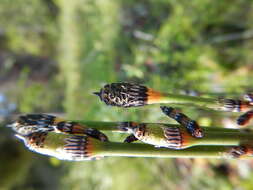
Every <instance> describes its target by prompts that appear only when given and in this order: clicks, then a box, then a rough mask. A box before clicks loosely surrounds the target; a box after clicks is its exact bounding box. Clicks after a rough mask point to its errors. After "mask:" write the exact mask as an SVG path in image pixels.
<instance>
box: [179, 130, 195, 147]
mask: <svg viewBox="0 0 253 190" xmlns="http://www.w3.org/2000/svg"><path fill="white" fill-rule="evenodd" d="M181 136H182V148H186V147H188V146H189V145H190V141H191V140H192V139H193V138H192V136H191V135H190V134H189V133H188V132H187V131H186V130H182V132H181Z"/></svg>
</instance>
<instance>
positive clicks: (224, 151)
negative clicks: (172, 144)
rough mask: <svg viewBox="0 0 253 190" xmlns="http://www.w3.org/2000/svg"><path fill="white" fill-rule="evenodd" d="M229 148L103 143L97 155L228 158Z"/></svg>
mask: <svg viewBox="0 0 253 190" xmlns="http://www.w3.org/2000/svg"><path fill="white" fill-rule="evenodd" d="M231 148H232V147H230V146H197V147H192V148H187V149H183V150H172V149H168V148H155V147H153V146H151V145H147V144H126V143H115V142H114V143H104V144H103V146H102V148H101V149H100V151H99V152H97V155H99V156H120V157H121V156H122V157H153V158H200V157H201V158H230V155H229V153H228V152H229V150H230V149H231Z"/></svg>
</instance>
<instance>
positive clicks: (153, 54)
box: [0, 0, 253, 190]
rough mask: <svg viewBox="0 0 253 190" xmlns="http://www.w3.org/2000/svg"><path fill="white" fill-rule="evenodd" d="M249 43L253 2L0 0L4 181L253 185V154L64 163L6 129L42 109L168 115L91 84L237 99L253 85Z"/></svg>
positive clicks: (75, 115) (80, 185) (224, 121)
mask: <svg viewBox="0 0 253 190" xmlns="http://www.w3.org/2000/svg"><path fill="white" fill-rule="evenodd" d="M252 51H253V1H252V0H223V1H213V0H193V1H188V0H139V1H136V0H127V1H124V0H26V1H24V0H1V1H0V119H1V127H0V152H1V154H0V189H1V190H2V189H3V190H5V189H15V190H19V189H26V190H35V189H36V190H37V189H41V190H43V189H61V190H65V189H66V190H67V189H73V190H79V189H85V190H86V189H87V190H93V189H94V190H119V189H120V190H126V189H134V190H142V189H147V190H149V189H152V190H153V189H154V190H160V189H166V190H170V189H173V190H184V189H186V190H188V189H190V190H193V189H194V190H195V189H208V190H209V189H210V190H211V189H220V190H229V189H236V190H246V189H249V190H251V189H253V180H252V177H253V172H252V170H253V161H252V160H240V161H238V160H218V159H151V158H145V159H144V158H105V159H102V160H99V161H87V162H64V161H59V160H56V159H54V158H49V157H46V156H43V155H39V154H36V153H33V152H30V151H28V150H27V149H26V148H25V147H24V145H23V144H22V143H21V142H19V141H18V140H17V139H15V138H14V137H13V133H12V131H11V130H10V129H9V128H6V127H5V126H6V124H7V123H9V122H10V121H11V120H12V118H13V115H16V114H20V113H33V112H35V113H39V112H44V113H55V114H59V115H62V116H63V117H66V118H69V119H85V120H99V121H124V120H134V121H145V122H171V121H170V120H169V119H168V118H166V117H165V116H164V115H163V114H162V113H161V111H160V110H159V106H157V105H154V106H153V105H152V106H146V107H143V108H130V109H120V108H114V107H107V106H105V105H104V104H103V103H101V102H99V101H98V98H97V97H95V96H94V95H92V92H94V91H97V90H98V89H100V87H102V86H103V85H104V84H106V83H110V82H118V81H131V82H137V83H141V84H145V85H148V86H149V87H153V88H155V89H157V90H160V91H164V92H172V93H188V94H195V95H203V96H214V97H218V96H231V97H235V96H239V95H240V94H242V93H244V92H247V91H252V90H253V88H252V87H253V82H252V76H253V75H252V74H253V71H252V69H253V64H252V60H253V53H252ZM182 109H183V110H184V112H185V113H187V114H188V115H189V116H191V117H192V118H195V119H196V120H197V121H198V122H199V123H200V124H202V125H206V126H214V125H215V126H224V127H236V126H235V124H234V123H235V117H236V116H237V114H231V113H230V114H226V113H220V112H210V111H206V110H200V109H199V108H193V107H184V108H182ZM109 135H110V136H111V137H113V138H115V139H116V138H121V136H119V135H115V134H109Z"/></svg>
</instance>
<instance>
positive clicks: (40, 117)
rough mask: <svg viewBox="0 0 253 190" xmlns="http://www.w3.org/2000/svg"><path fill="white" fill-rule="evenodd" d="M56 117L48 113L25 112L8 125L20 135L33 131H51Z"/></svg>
mask: <svg viewBox="0 0 253 190" xmlns="http://www.w3.org/2000/svg"><path fill="white" fill-rule="evenodd" d="M55 119H56V117H55V116H52V115H48V114H27V115H21V116H19V118H18V119H17V120H16V121H15V122H13V123H12V124H10V125H8V127H11V128H12V129H13V130H14V131H15V132H16V133H18V134H21V135H29V134H31V133H34V132H39V131H40V132H43V131H44V132H46V131H47V132H48V131H53V130H54V128H53V124H54V122H55Z"/></svg>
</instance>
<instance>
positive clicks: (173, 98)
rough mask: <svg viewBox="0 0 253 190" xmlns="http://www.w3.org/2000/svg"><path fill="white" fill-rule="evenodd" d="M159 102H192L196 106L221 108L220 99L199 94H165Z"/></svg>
mask: <svg viewBox="0 0 253 190" xmlns="http://www.w3.org/2000/svg"><path fill="white" fill-rule="evenodd" d="M157 103H166V104H192V105H195V106H200V107H206V108H211V109H219V106H218V101H217V99H214V98H203V97H197V96H188V95H180V94H169V93H166V94H163V96H162V97H161V99H160V100H158V101H157Z"/></svg>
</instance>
